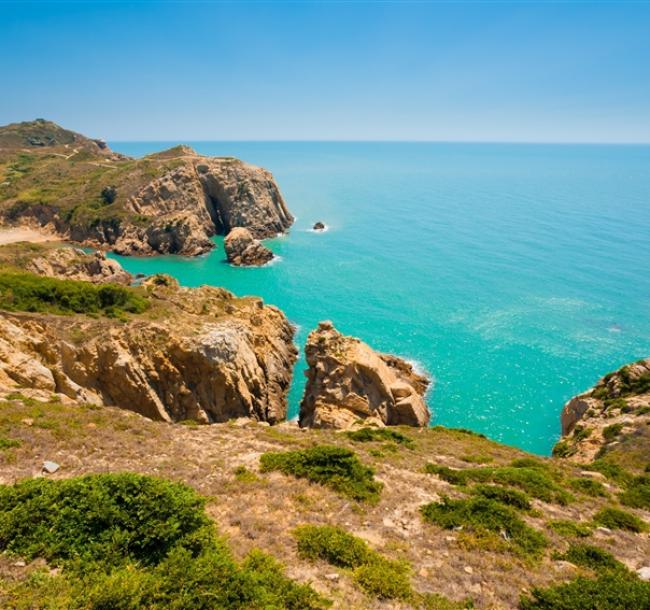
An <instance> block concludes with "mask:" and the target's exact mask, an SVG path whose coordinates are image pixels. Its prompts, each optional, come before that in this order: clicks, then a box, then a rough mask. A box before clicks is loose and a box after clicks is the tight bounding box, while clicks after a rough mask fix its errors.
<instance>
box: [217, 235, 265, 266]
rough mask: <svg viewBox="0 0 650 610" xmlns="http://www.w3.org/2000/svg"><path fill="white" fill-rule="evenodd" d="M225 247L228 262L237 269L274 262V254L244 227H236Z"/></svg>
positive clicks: (225, 241)
mask: <svg viewBox="0 0 650 610" xmlns="http://www.w3.org/2000/svg"><path fill="white" fill-rule="evenodd" d="M223 246H224V249H225V250H226V256H227V258H228V262H229V263H230V264H231V265H235V266H237V267H240V266H246V267H260V266H261V265H265V264H266V263H268V262H269V261H270V260H273V252H271V250H269V249H268V248H267V247H266V246H265V245H264V244H262V242H260V241H259V240H257V239H255V238H254V237H253V236H252V235H251V232H250V231H249V230H248V229H245V228H243V227H235V228H234V229H233V230H232V231H230V233H228V235H226V239H225V240H224V242H223Z"/></svg>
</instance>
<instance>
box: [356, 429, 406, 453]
mask: <svg viewBox="0 0 650 610" xmlns="http://www.w3.org/2000/svg"><path fill="white" fill-rule="evenodd" d="M345 434H346V436H347V437H348V438H349V439H350V440H353V441H355V442H357V443H369V442H373V441H392V442H394V443H397V444H399V445H404V446H405V447H409V448H410V449H412V448H413V447H414V446H415V443H414V442H413V441H412V440H411V439H410V438H409V437H408V436H406V435H405V434H402V433H401V432H397V430H391V429H390V428H370V427H364V428H359V429H358V430H351V431H349V432H346V433H345Z"/></svg>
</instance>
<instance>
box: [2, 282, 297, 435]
mask: <svg viewBox="0 0 650 610" xmlns="http://www.w3.org/2000/svg"><path fill="white" fill-rule="evenodd" d="M141 290H142V291H143V292H145V293H146V294H147V298H148V299H149V301H150V302H151V307H150V310H149V311H148V312H147V314H146V315H140V316H133V317H132V318H130V319H129V320H128V321H127V322H126V323H124V322H119V321H113V320H110V319H106V318H105V319H92V318H87V317H83V316H75V317H74V318H71V317H70V316H56V315H45V314H28V313H24V314H23V313H6V312H0V388H1V389H2V391H4V392H5V393H6V392H11V391H15V390H17V389H21V388H30V389H31V390H32V391H33V392H35V393H36V395H40V396H41V397H44V396H47V395H50V394H58V395H62V396H65V397H68V398H70V399H73V400H75V401H78V402H85V403H95V404H100V405H115V406H119V407H122V408H125V409H130V410H132V411H136V412H138V413H140V414H142V415H145V416H147V417H150V418H152V419H158V420H165V421H181V420H186V419H193V420H197V421H200V422H206V423H207V422H223V421H226V420H228V419H230V418H235V417H251V418H254V419H257V420H259V421H266V422H269V423H275V422H278V421H280V420H282V419H284V418H285V417H286V410H287V392H288V389H289V384H290V381H291V370H292V366H293V363H294V361H295V359H296V350H295V347H294V346H293V342H292V339H293V329H292V328H291V326H290V325H289V323H288V321H287V320H286V318H285V317H284V315H283V314H282V313H281V312H280V311H279V310H278V309H276V308H274V307H270V306H265V305H264V304H263V303H262V301H261V300H260V299H254V298H247V299H238V298H235V297H234V296H233V295H232V294H231V293H229V292H227V291H226V290H223V289H219V288H209V287H202V288H199V289H187V288H179V287H178V285H177V284H176V283H175V282H174V281H173V280H172V279H171V278H168V277H166V276H155V277H154V278H151V279H150V280H148V281H147V282H146V283H145V285H144V286H143V288H142V289H141ZM21 391H24V390H21Z"/></svg>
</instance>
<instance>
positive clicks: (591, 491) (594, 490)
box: [569, 477, 608, 498]
mask: <svg viewBox="0 0 650 610" xmlns="http://www.w3.org/2000/svg"><path fill="white" fill-rule="evenodd" d="M569 485H571V487H572V488H573V489H575V490H576V491H579V492H580V493H583V494H585V495H587V496H592V497H594V498H595V497H598V496H602V497H607V495H608V494H607V490H606V489H605V486H604V485H603V484H602V483H601V482H600V481H594V480H593V479H589V478H584V477H582V478H577V479H571V480H570V481H569Z"/></svg>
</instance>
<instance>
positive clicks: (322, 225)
mask: <svg viewBox="0 0 650 610" xmlns="http://www.w3.org/2000/svg"><path fill="white" fill-rule="evenodd" d="M313 229H314V231H324V230H325V223H322V222H320V221H319V222H317V223H315V224H314V227H313Z"/></svg>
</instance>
